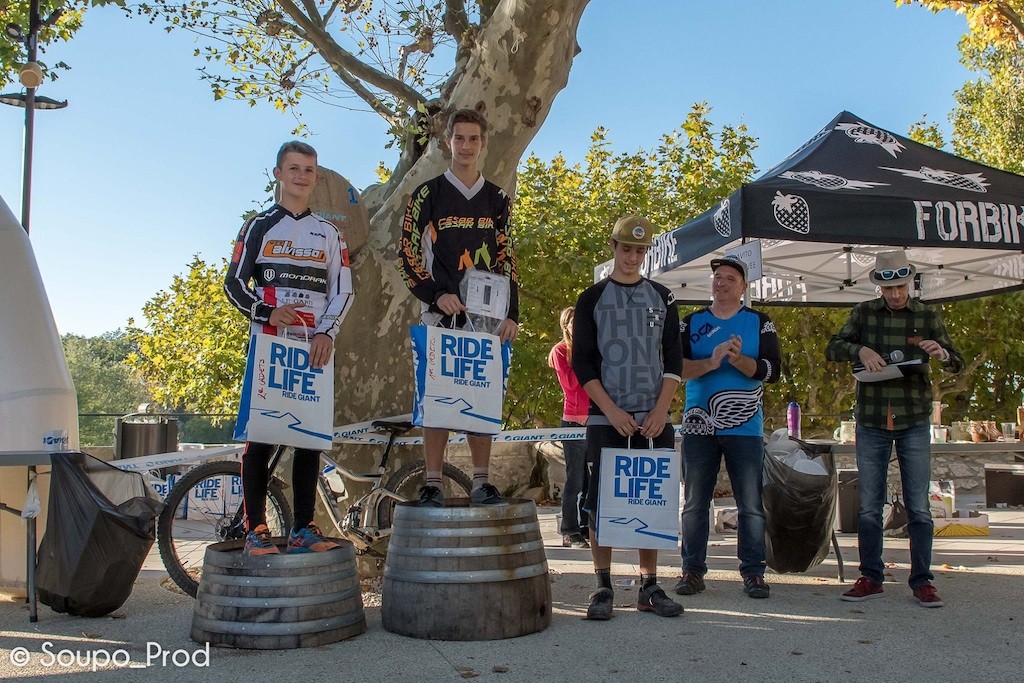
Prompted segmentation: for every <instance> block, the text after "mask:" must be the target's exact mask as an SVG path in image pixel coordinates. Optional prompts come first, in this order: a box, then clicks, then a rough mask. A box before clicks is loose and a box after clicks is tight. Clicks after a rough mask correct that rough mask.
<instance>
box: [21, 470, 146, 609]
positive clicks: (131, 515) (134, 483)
mask: <svg viewBox="0 0 1024 683" xmlns="http://www.w3.org/2000/svg"><path fill="white" fill-rule="evenodd" d="M52 462H53V470H52V472H51V473H50V476H51V481H50V501H49V506H48V508H47V514H48V516H47V520H46V533H45V534H44V535H43V540H42V543H41V544H40V546H39V555H38V558H39V559H38V562H37V564H36V586H37V588H38V591H39V601H40V602H42V603H43V604H44V605H49V606H50V607H51V608H53V610H54V611H56V612H67V613H68V614H73V615H77V616H83V617H100V616H103V615H105V614H109V613H110V612H113V611H114V610H115V609H117V608H118V607H120V606H121V605H123V604H124V601H125V600H127V599H128V596H129V595H130V594H131V592H132V585H133V584H134V583H135V579H136V578H137V577H138V575H139V571H140V570H141V569H142V563H143V561H145V559H146V555H147V554H149V550H150V548H152V546H153V541H154V540H156V517H157V515H158V514H159V513H160V509H161V508H162V507H163V503H161V502H160V500H159V498H157V496H156V493H154V492H153V490H152V489H150V488H149V486H147V485H146V483H145V481H144V479H143V477H142V475H141V474H139V473H138V472H122V471H121V470H119V469H117V468H115V467H111V466H110V465H108V464H107V463H105V462H103V461H101V460H97V459H96V458H93V457H91V456H88V455H84V454H78V453H68V454H65V453H57V454H54V455H53V459H52Z"/></svg>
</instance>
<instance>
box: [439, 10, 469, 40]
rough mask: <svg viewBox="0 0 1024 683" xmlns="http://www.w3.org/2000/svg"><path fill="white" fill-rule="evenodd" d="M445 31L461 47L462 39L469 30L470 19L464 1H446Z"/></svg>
mask: <svg viewBox="0 0 1024 683" xmlns="http://www.w3.org/2000/svg"><path fill="white" fill-rule="evenodd" d="M445 8H446V9H445V13H444V30H445V31H446V32H447V33H448V35H450V36H451V37H452V38H454V39H455V40H456V41H457V42H458V43H459V44H460V45H461V44H462V37H463V35H464V34H465V33H466V31H468V30H469V17H468V16H467V15H466V5H465V3H464V2H463V0H445Z"/></svg>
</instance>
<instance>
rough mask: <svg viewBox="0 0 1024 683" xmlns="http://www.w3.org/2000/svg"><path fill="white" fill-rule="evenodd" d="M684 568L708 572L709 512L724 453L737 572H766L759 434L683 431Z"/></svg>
mask: <svg viewBox="0 0 1024 683" xmlns="http://www.w3.org/2000/svg"><path fill="white" fill-rule="evenodd" d="M682 451H683V481H684V483H685V486H684V491H685V494H686V502H685V503H684V504H683V570H684V571H691V572H697V573H698V574H701V575H703V574H706V573H707V571H708V563H707V559H708V534H709V533H710V528H709V527H710V525H709V521H708V515H709V513H710V511H711V499H712V498H713V497H714V494H715V483H716V482H717V481H718V470H719V469H721V466H722V456H723V455H724V456H725V469H726V471H727V472H728V473H729V481H730V482H731V483H732V490H733V495H734V496H735V498H736V507H738V508H739V524H738V526H737V535H738V539H737V546H736V555H737V556H738V557H739V559H740V575H741V576H744V577H746V576H764V566H765V549H764V505H763V504H762V503H761V472H762V466H763V464H764V441H763V440H762V439H761V437H759V436H698V435H695V434H684V435H683V444H682Z"/></svg>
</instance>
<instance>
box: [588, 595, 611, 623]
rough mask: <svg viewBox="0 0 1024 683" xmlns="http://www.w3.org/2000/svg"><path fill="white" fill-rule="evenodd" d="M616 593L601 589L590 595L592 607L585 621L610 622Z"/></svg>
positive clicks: (589, 608)
mask: <svg viewBox="0 0 1024 683" xmlns="http://www.w3.org/2000/svg"><path fill="white" fill-rule="evenodd" d="M614 598H615V593H613V592H612V589H611V588H599V589H597V590H596V591H594V592H593V593H591V594H590V606H589V607H587V616H585V617H584V619H590V620H592V621H608V620H609V619H611V618H612V602H613V600H614Z"/></svg>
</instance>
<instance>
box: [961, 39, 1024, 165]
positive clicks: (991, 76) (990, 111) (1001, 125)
mask: <svg viewBox="0 0 1024 683" xmlns="http://www.w3.org/2000/svg"><path fill="white" fill-rule="evenodd" d="M960 53H961V55H962V57H961V61H962V62H963V63H964V65H965V66H966V67H967V68H969V69H971V70H972V71H975V72H978V73H979V74H981V77H980V78H978V79H977V80H974V81H969V82H967V83H965V84H964V87H963V88H961V89H960V90H959V91H957V92H956V94H955V95H954V97H955V99H956V109H955V110H954V111H953V113H952V114H951V115H950V120H951V121H952V122H953V150H954V151H955V152H956V154H959V155H961V156H964V157H967V158H969V159H974V160H975V161H980V162H981V163H984V164H988V165H990V166H995V167H996V168H1001V169H1003V170H1004V171H1010V172H1011V173H1022V172H1024V152H1022V150H1024V93H1022V86H1024V82H1022V81H1024V49H1022V48H1021V47H1020V46H1010V47H998V48H987V49H978V48H975V47H973V46H972V45H971V44H970V43H969V42H968V41H961V43H960Z"/></svg>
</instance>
